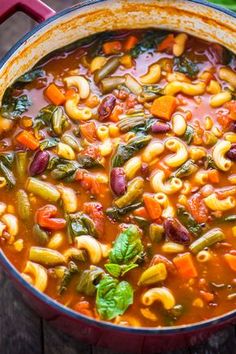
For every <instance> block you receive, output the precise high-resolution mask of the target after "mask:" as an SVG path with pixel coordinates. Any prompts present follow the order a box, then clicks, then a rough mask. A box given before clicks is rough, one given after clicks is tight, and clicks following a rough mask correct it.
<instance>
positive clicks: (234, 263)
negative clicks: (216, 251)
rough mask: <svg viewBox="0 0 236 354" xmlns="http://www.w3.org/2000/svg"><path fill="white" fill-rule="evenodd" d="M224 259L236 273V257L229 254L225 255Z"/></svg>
mask: <svg viewBox="0 0 236 354" xmlns="http://www.w3.org/2000/svg"><path fill="white" fill-rule="evenodd" d="M224 259H225V261H226V263H227V264H228V266H229V267H230V268H231V269H232V270H234V271H235V272H236V256H235V255H232V254H229V253H227V254H225V255H224Z"/></svg>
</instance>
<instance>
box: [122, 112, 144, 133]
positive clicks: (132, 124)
mask: <svg viewBox="0 0 236 354" xmlns="http://www.w3.org/2000/svg"><path fill="white" fill-rule="evenodd" d="M120 118H121V117H120ZM145 123H146V119H145V118H144V115H143V116H135V115H130V116H128V115H127V116H126V117H125V118H121V119H120V121H119V123H118V124H117V126H118V127H119V129H120V131H121V132H122V133H127V132H128V131H130V130H131V129H133V128H136V127H142V126H144V125H145Z"/></svg>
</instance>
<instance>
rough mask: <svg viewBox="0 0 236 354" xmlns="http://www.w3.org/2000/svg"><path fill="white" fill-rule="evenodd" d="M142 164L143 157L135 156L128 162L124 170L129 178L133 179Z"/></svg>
mask: <svg viewBox="0 0 236 354" xmlns="http://www.w3.org/2000/svg"><path fill="white" fill-rule="evenodd" d="M141 166H142V160H141V157H139V156H135V157H132V158H131V159H130V160H128V161H127V162H126V164H125V165H124V171H125V174H126V177H127V179H128V180H131V179H133V178H134V177H135V176H136V173H137V172H138V171H139V170H140V168H141Z"/></svg>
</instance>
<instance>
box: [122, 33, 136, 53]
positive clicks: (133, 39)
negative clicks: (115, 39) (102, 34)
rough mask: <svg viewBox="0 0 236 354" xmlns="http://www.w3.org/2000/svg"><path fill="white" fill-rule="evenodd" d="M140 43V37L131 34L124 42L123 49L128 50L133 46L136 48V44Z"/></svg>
mask: <svg viewBox="0 0 236 354" xmlns="http://www.w3.org/2000/svg"><path fill="white" fill-rule="evenodd" d="M137 43H138V38H137V37H135V36H133V35H131V36H129V37H128V38H127V39H126V41H125V42H124V44H123V49H124V51H125V52H128V51H129V50H131V49H132V48H134V47H135V46H136V44H137Z"/></svg>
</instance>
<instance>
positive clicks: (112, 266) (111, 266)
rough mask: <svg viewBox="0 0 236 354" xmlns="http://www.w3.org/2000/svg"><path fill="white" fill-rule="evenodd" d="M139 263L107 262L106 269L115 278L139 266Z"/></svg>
mask: <svg viewBox="0 0 236 354" xmlns="http://www.w3.org/2000/svg"><path fill="white" fill-rule="evenodd" d="M137 267H138V264H136V263H131V264H124V265H120V264H116V263H107V264H105V268H106V270H107V271H108V272H109V273H110V274H111V275H112V276H113V277H115V278H118V277H120V276H121V277H123V276H124V275H125V274H126V273H127V272H128V271H130V270H131V269H134V268H137Z"/></svg>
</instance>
